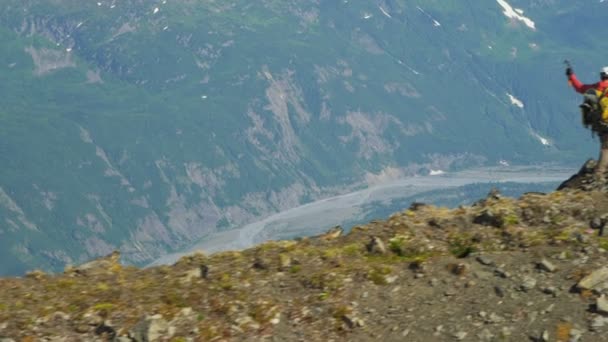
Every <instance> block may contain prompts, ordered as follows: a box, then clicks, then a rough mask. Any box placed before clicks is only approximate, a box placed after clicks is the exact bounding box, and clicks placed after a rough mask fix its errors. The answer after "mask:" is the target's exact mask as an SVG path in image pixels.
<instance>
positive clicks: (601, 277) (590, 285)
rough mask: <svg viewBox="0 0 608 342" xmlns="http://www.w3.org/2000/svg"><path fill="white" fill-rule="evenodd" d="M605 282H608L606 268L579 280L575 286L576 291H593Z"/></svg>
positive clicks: (607, 268) (607, 270)
mask: <svg viewBox="0 0 608 342" xmlns="http://www.w3.org/2000/svg"><path fill="white" fill-rule="evenodd" d="M606 281H608V267H602V268H600V269H598V270H596V271H594V272H592V273H591V274H589V275H588V276H586V277H584V278H583V279H581V281H579V282H578V284H576V288H577V289H578V290H593V289H594V288H596V287H597V286H599V285H601V284H602V283H605V282H606Z"/></svg>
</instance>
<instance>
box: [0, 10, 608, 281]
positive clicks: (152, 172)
mask: <svg viewBox="0 0 608 342" xmlns="http://www.w3.org/2000/svg"><path fill="white" fill-rule="evenodd" d="M501 3H503V2H492V1H488V2H484V3H483V4H480V3H474V2H462V1H455V0H454V1H425V2H422V1H412V2H407V3H405V2H403V1H389V0H385V1H349V2H335V1H306V0H292V1H261V2H256V3H251V2H246V1H234V2H231V3H217V2H214V1H197V2H192V1H163V2H141V1H97V2H95V1H91V2H89V1H87V2H83V1H72V0H57V1H52V2H39V1H17V0H8V1H7V2H6V4H5V6H3V8H2V9H1V10H0V40H1V41H2V44H0V67H1V68H2V75H3V77H2V82H1V84H0V90H1V92H2V94H3V98H2V106H0V162H1V163H2V165H3V167H2V168H1V169H0V222H2V223H0V233H1V234H2V239H0V258H1V259H2V260H14V262H11V263H9V264H7V265H3V266H2V269H0V273H4V274H15V273H19V272H21V271H23V270H24V269H26V268H31V267H33V266H39V267H43V268H45V269H54V270H58V269H61V268H62V267H63V266H64V265H65V264H69V263H79V262H82V261H84V260H88V259H89V258H91V257H95V256H99V255H104V254H107V253H109V252H110V251H112V250H114V249H120V250H121V251H122V252H123V256H124V258H125V259H126V260H128V261H129V262H132V263H144V262H147V261H150V260H153V259H155V258H156V257H158V256H159V255H161V254H163V253H166V252H167V251H172V250H176V249H178V248H181V247H183V246H185V245H187V244H189V243H191V242H192V241H193V240H196V239H198V238H201V237H203V236H205V235H206V234H208V233H209V232H211V231H216V230H221V229H227V228H232V227H238V226H240V225H243V224H245V223H247V222H250V221H252V220H254V219H256V218H259V217H261V216H266V215H269V214H271V213H274V212H277V211H280V210H284V209H287V208H291V207H294V206H296V205H298V204H301V203H305V202H308V201H310V200H312V199H315V198H319V197H322V196H327V195H329V194H335V193H342V192H345V191H347V190H348V189H352V188H354V187H360V186H365V185H366V179H370V176H372V175H378V174H379V175H384V176H386V175H389V176H390V177H398V176H400V175H404V174H412V173H416V172H421V171H423V170H427V169H428V168H431V167H432V168H434V169H448V168H465V167H471V166H475V165H480V164H484V163H485V164H495V163H497V162H498V161H499V160H507V161H509V162H512V163H528V162H538V161H555V160H558V161H560V162H563V163H567V162H573V161H576V162H580V160H579V158H580V155H584V156H587V155H588V154H589V153H595V150H594V149H595V146H594V145H593V143H592V142H591V141H590V140H589V138H587V134H586V132H584V131H583V130H582V129H580V128H575V127H578V121H579V118H578V116H577V115H578V114H576V113H574V111H575V104H576V96H574V95H572V96H567V95H566V94H569V93H568V92H570V90H568V89H566V84H565V81H564V80H563V75H561V73H562V71H561V65H560V63H561V60H562V59H563V58H564V57H565V56H569V57H571V58H572V59H573V60H575V61H576V62H577V64H576V66H577V67H580V71H582V73H581V74H580V76H581V77H582V78H583V79H592V78H593V77H595V72H593V73H592V72H591V71H589V70H595V69H597V68H598V66H599V65H602V63H603V61H601V60H600V58H601V57H600V56H601V54H599V53H598V52H599V51H604V50H605V49H604V48H605V47H607V46H606V45H607V44H606V43H605V42H604V41H603V40H602V39H600V38H599V37H597V38H596V37H594V36H589V35H587V34H586V33H585V31H584V29H583V28H581V26H580V23H581V22H584V23H594V22H600V20H602V18H601V15H600V13H601V10H602V9H603V6H605V4H600V3H594V4H591V3H589V4H578V3H577V4H572V3H570V2H566V1H552V2H548V1H533V2H530V3H527V4H524V2H523V1H517V2H513V3H512V5H513V7H515V8H517V7H518V6H524V5H525V13H524V14H525V17H526V18H532V19H533V20H534V29H533V28H532V27H530V26H529V25H527V23H528V22H527V21H525V20H523V19H522V18H523V17H522V16H523V14H520V13H519V12H515V13H516V16H515V17H514V18H509V17H507V16H506V15H505V13H504V12H505V11H506V9H505V8H504V4H501ZM507 13H510V12H507ZM510 15H511V14H510ZM512 16H513V15H512ZM528 24H529V23H528ZM577 70H579V69H577ZM584 70H585V71H584ZM518 101H522V104H523V108H521V107H520V106H518V103H519V102H518ZM581 140H582V141H584V142H581ZM380 179H383V178H382V177H380Z"/></svg>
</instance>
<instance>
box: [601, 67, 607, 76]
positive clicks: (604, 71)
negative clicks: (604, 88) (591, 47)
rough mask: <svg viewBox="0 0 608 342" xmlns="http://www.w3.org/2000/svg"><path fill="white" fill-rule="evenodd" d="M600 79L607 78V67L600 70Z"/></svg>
mask: <svg viewBox="0 0 608 342" xmlns="http://www.w3.org/2000/svg"><path fill="white" fill-rule="evenodd" d="M600 77H602V78H608V66H605V67H603V68H602V70H600Z"/></svg>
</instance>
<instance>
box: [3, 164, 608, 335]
mask: <svg viewBox="0 0 608 342" xmlns="http://www.w3.org/2000/svg"><path fill="white" fill-rule="evenodd" d="M586 177H587V175H586V174H584V173H581V174H579V175H577V176H575V177H574V178H572V179H571V180H570V181H569V182H568V183H567V184H565V185H563V186H562V187H561V190H559V191H555V192H552V193H548V194H543V193H529V194H525V195H523V196H521V197H520V198H518V199H513V198H507V197H503V196H502V195H501V194H500V193H497V192H492V193H490V194H489V195H488V196H487V198H484V199H482V200H480V201H478V202H477V203H475V204H474V205H473V206H469V207H460V208H457V209H446V208H439V207H434V206H432V205H425V204H420V203H416V204H413V205H412V206H411V207H410V208H409V209H406V210H404V211H402V212H398V213H395V214H393V215H392V216H390V217H389V218H387V219H386V220H382V221H374V222H371V223H369V224H367V225H362V226H358V227H355V228H354V229H353V230H352V231H351V232H350V233H348V234H343V233H342V231H341V230H340V229H333V230H331V231H329V232H327V233H326V234H323V235H319V236H316V237H313V238H302V239H299V240H294V241H280V242H269V243H265V244H262V245H259V246H256V247H254V248H251V249H247V250H245V251H242V252H224V253H218V254H214V255H211V256H206V255H203V254H195V255H191V256H187V257H184V258H182V259H180V260H179V261H178V262H177V263H176V264H174V265H172V266H159V267H153V268H149V269H137V268H134V267H126V266H123V265H121V264H120V262H119V258H120V254H119V253H113V254H111V255H109V256H107V257H105V258H101V259H97V260H94V261H92V262H89V263H87V264H83V265H81V266H77V267H71V268H68V269H66V270H65V272H64V273H62V274H56V275H52V274H45V273H44V272H40V271H33V272H30V273H28V274H27V275H26V276H25V277H23V278H4V279H0V336H2V337H1V338H0V340H1V341H3V342H5V341H38V340H40V341H80V340H86V341H96V340H98V341H105V340H112V341H125V342H126V341H258V340H273V341H332V340H333V341H343V340H349V341H375V340H384V341H404V340H407V341H421V342H422V341H606V340H608V338H607V337H606V332H608V307H607V306H608V305H607V303H606V300H605V297H604V295H605V294H607V293H608V286H606V284H608V282H607V281H608V271H607V270H606V269H605V268H604V266H605V264H606V262H608V253H607V250H608V239H607V238H605V237H602V236H599V234H598V232H600V231H601V229H602V227H603V225H604V224H605V223H606V222H605V221H606V220H605V218H606V215H605V213H607V212H608V194H607V192H606V190H605V189H604V185H602V184H598V183H597V182H595V183H593V182H588V181H587V180H586Z"/></svg>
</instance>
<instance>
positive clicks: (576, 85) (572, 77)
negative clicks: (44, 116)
mask: <svg viewBox="0 0 608 342" xmlns="http://www.w3.org/2000/svg"><path fill="white" fill-rule="evenodd" d="M568 80H569V81H570V84H572V87H574V90H576V92H578V93H581V94H583V93H584V92H586V91H587V90H589V89H595V88H597V86H598V84H597V83H594V84H582V83H581V81H579V80H578V78H576V75H575V74H572V75H570V77H569V78H568Z"/></svg>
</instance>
